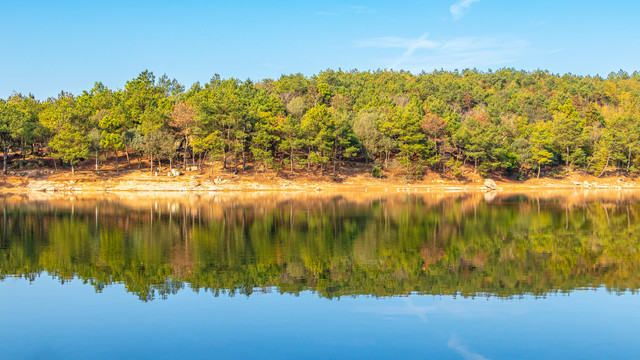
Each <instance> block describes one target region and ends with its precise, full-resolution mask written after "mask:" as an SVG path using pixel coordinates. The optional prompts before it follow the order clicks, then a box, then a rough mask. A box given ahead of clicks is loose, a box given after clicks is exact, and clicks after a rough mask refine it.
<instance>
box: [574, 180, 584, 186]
mask: <svg viewBox="0 0 640 360" xmlns="http://www.w3.org/2000/svg"><path fill="white" fill-rule="evenodd" d="M571 183H572V184H573V185H575V186H580V185H582V183H581V182H579V181H572V182H571Z"/></svg>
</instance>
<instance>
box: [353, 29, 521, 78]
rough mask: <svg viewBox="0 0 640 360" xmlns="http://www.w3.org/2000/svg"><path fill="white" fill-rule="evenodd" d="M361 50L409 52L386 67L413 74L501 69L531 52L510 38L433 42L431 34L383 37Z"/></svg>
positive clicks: (368, 41)
mask: <svg viewBox="0 0 640 360" xmlns="http://www.w3.org/2000/svg"><path fill="white" fill-rule="evenodd" d="M356 46H358V47H368V48H380V49H394V48H397V49H405V50H404V51H403V52H402V54H400V55H399V56H396V57H393V58H388V59H382V61H383V62H385V63H386V65H385V66H384V67H390V68H393V69H396V70H398V69H399V68H400V67H401V68H402V69H404V70H409V71H417V72H419V71H422V70H427V71H429V70H434V69H440V68H444V69H456V68H458V69H462V68H475V67H483V66H501V65H504V64H508V63H510V62H513V61H516V60H519V59H521V58H522V57H523V56H525V54H526V53H527V52H528V50H529V48H530V44H529V43H528V42H527V41H524V40H519V39H509V38H492V37H461V38H454V39H449V40H431V39H428V34H424V35H422V36H421V37H419V38H417V39H410V38H400V37H380V38H373V39H366V40H361V41H359V42H357V43H356Z"/></svg>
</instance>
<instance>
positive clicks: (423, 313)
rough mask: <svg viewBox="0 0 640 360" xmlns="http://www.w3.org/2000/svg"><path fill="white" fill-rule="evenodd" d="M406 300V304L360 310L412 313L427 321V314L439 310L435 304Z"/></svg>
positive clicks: (384, 313) (381, 312)
mask: <svg viewBox="0 0 640 360" xmlns="http://www.w3.org/2000/svg"><path fill="white" fill-rule="evenodd" d="M404 302H405V306H380V307H362V308H359V309H358V311H360V312H365V313H373V314H381V315H392V316H401V315H410V316H416V317H418V318H419V319H420V320H421V321H422V322H426V321H427V314H431V313H435V312H437V310H438V308H437V307H435V306H416V305H415V304H414V303H413V301H411V299H405V301H404Z"/></svg>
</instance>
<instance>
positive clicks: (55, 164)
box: [53, 158, 58, 174]
mask: <svg viewBox="0 0 640 360" xmlns="http://www.w3.org/2000/svg"><path fill="white" fill-rule="evenodd" d="M53 169H54V170H55V171H56V174H57V173H58V164H57V163H56V158H53Z"/></svg>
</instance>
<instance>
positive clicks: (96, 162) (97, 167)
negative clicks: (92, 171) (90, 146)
mask: <svg viewBox="0 0 640 360" xmlns="http://www.w3.org/2000/svg"><path fill="white" fill-rule="evenodd" d="M96 171H98V150H96Z"/></svg>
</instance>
